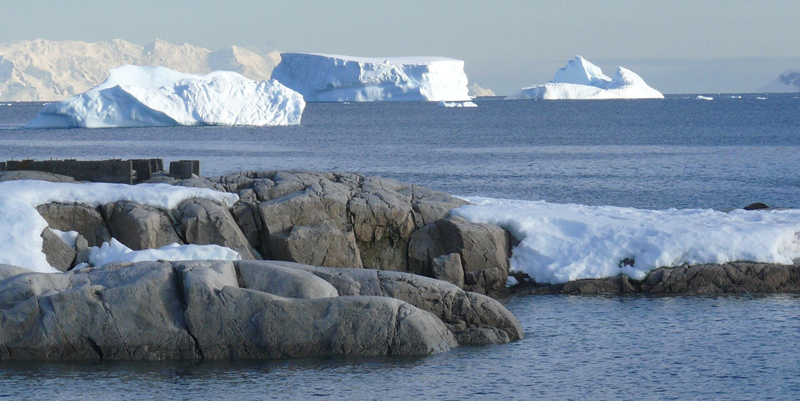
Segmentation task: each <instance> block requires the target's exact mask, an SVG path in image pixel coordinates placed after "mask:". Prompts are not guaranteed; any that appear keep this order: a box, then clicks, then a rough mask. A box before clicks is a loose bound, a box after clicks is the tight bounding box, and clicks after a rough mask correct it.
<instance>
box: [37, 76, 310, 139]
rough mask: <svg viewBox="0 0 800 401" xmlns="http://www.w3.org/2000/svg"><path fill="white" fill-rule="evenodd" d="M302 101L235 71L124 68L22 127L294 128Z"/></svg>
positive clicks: (271, 83) (272, 83) (272, 84)
mask: <svg viewBox="0 0 800 401" xmlns="http://www.w3.org/2000/svg"><path fill="white" fill-rule="evenodd" d="M304 108H305V102H304V101H303V97H302V96H301V95H300V94H299V93H297V92H295V91H293V90H291V89H289V88H286V87H285V86H283V85H281V84H280V83H278V82H277V81H274V80H269V81H260V82H257V81H253V80H250V79H248V78H245V77H243V76H241V75H239V74H237V73H235V72H229V71H216V72H212V73H209V74H206V75H192V74H184V73H181V72H177V71H173V70H170V69H168V68H164V67H140V66H133V65H127V66H123V67H119V68H114V69H111V70H110V71H109V76H108V78H107V79H106V80H105V81H104V82H103V83H101V84H100V85H98V86H96V87H94V88H92V89H89V90H88V91H86V92H84V93H82V94H80V95H77V96H73V97H71V98H69V99H66V100H62V101H60V102H55V103H50V104H48V105H46V106H45V107H44V108H43V109H42V110H41V111H39V115H38V116H37V117H36V118H34V119H33V120H31V121H30V122H29V123H28V124H27V125H26V127H28V128H66V127H76V128H77V127H80V128H106V127H152V126H175V125H249V126H268V125H296V124H300V118H301V117H302V114H303V109H304Z"/></svg>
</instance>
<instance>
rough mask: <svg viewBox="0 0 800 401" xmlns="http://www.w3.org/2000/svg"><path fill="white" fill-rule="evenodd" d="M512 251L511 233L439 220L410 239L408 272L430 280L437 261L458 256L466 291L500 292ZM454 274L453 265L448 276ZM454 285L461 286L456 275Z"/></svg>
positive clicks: (456, 220) (454, 218)
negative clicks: (428, 277)
mask: <svg viewBox="0 0 800 401" xmlns="http://www.w3.org/2000/svg"><path fill="white" fill-rule="evenodd" d="M510 248H511V235H510V234H509V232H508V231H506V230H504V229H502V228H500V227H498V226H495V225H492V224H482V223H471V222H469V221H467V220H464V219H463V218H461V217H457V216H451V217H448V218H446V219H439V220H436V221H435V222H434V223H432V224H429V225H427V226H425V227H423V228H422V229H420V230H418V231H416V232H415V233H414V234H412V235H411V240H410V243H409V247H408V253H409V256H408V259H409V270H410V271H412V272H414V273H417V274H423V275H426V276H431V275H433V266H434V260H435V259H436V258H439V257H441V256H443V255H450V254H453V253H457V254H458V255H459V258H460V264H461V266H462V270H463V282H464V286H465V288H469V289H471V290H474V291H476V292H484V291H499V290H501V289H503V288H504V287H505V285H506V282H507V280H508V266H509V262H508V259H509V257H510V256H511V255H510V253H511V251H510ZM452 263H455V262H452ZM437 268H439V267H438V266H437ZM453 274H454V272H453V270H452V265H451V266H450V270H449V271H448V276H449V277H453ZM453 281H455V282H457V283H460V280H459V278H458V277H457V274H456V277H454V278H453Z"/></svg>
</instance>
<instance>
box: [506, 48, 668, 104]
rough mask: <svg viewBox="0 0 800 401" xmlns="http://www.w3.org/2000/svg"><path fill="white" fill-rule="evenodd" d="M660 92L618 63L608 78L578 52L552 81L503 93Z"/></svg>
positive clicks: (633, 95) (654, 95) (606, 95)
mask: <svg viewBox="0 0 800 401" xmlns="http://www.w3.org/2000/svg"><path fill="white" fill-rule="evenodd" d="M663 98H664V95H663V94H661V92H659V91H657V90H655V89H653V88H651V87H650V86H648V85H647V84H646V83H645V82H644V80H643V79H642V78H641V77H640V76H639V75H637V74H636V73H634V72H633V71H631V70H628V69H625V68H622V67H618V68H617V72H616V73H615V74H614V76H613V77H612V78H609V77H607V76H606V75H604V74H603V71H602V70H600V67H598V66H596V65H594V64H592V63H590V62H589V61H588V60H586V59H584V58H583V57H581V56H575V59H574V60H570V61H569V62H567V65H566V66H564V67H563V68H561V69H559V70H558V71H557V72H556V74H555V77H554V78H553V80H552V81H550V82H548V83H546V84H544V85H537V86H531V87H528V88H522V89H520V90H519V91H517V92H515V93H513V94H511V95H510V96H508V97H506V99H508V100H521V99H548V100H555V99H663Z"/></svg>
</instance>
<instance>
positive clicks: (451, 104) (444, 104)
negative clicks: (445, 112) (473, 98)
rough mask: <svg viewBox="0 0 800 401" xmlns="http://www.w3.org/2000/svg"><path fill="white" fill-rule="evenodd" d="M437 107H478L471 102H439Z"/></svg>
mask: <svg viewBox="0 0 800 401" xmlns="http://www.w3.org/2000/svg"><path fill="white" fill-rule="evenodd" d="M439 107H478V105H477V104H475V103H473V102H445V101H444V100H442V101H441V102H439Z"/></svg>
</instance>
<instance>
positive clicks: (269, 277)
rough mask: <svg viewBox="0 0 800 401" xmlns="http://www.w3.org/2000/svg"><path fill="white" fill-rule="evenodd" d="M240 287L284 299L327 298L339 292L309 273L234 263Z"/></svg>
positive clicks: (277, 267) (274, 266) (266, 265)
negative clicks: (240, 281) (239, 277)
mask: <svg viewBox="0 0 800 401" xmlns="http://www.w3.org/2000/svg"><path fill="white" fill-rule="evenodd" d="M236 265H237V267H238V272H239V274H240V276H241V279H242V280H243V284H244V287H246V288H249V289H251V290H256V291H261V292H266V293H268V294H272V295H277V296H280V297H285V298H301V299H315V298H331V297H338V296H339V293H338V292H337V291H336V288H334V287H333V286H332V285H330V284H329V283H328V282H327V281H325V280H323V279H321V278H319V277H317V276H315V275H314V274H312V273H309V272H306V271H304V270H300V269H294V268H290V267H286V266H281V265H279V264H275V263H270V262H266V261H264V262H261V261H258V262H251V261H239V262H236Z"/></svg>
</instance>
